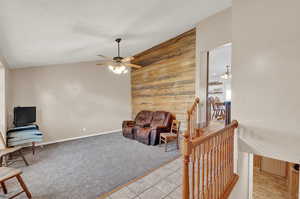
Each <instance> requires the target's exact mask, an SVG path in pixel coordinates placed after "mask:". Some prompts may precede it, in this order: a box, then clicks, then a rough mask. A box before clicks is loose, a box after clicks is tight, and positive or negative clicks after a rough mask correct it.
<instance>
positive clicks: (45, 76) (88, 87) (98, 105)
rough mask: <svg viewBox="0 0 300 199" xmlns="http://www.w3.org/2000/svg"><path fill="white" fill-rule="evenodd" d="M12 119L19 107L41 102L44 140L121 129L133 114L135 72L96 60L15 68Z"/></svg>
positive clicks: (38, 117) (10, 119) (40, 113)
mask: <svg viewBox="0 0 300 199" xmlns="http://www.w3.org/2000/svg"><path fill="white" fill-rule="evenodd" d="M11 87H12V89H11V97H10V101H11V104H10V107H9V113H10V117H9V123H10V125H11V124H12V117H13V114H12V113H13V107H14V106H36V107H37V124H39V126H40V128H41V131H42V132H43V133H44V141H45V142H53V141H59V140H65V139H71V138H76V137H82V136H87V135H91V134H95V133H101V132H107V131H114V130H120V129H121V128H122V121H123V120H128V119H131V86H130V75H129V74H126V75H115V74H113V73H112V72H111V71H109V70H108V68H107V67H99V66H96V62H84V63H76V64H63V65H52V66H45V67H33V68H23V69H12V70H11Z"/></svg>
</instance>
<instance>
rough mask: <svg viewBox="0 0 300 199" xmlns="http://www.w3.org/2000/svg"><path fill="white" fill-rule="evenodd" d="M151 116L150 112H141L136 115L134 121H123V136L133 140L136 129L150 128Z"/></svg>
mask: <svg viewBox="0 0 300 199" xmlns="http://www.w3.org/2000/svg"><path fill="white" fill-rule="evenodd" d="M152 114H153V112H152V111H141V112H139V113H138V114H137V115H136V117H135V120H134V121H123V124H122V132H123V136H124V137H127V138H130V139H135V131H136V129H139V128H143V127H149V126H150V123H151V121H152Z"/></svg>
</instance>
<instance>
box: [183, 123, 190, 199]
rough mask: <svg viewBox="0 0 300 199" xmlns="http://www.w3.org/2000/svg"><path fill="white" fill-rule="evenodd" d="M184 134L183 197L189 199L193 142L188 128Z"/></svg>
mask: <svg viewBox="0 0 300 199" xmlns="http://www.w3.org/2000/svg"><path fill="white" fill-rule="evenodd" d="M188 126H189V124H188ZM188 128H189V127H188ZM183 136H184V138H183V143H182V155H183V175H182V198H183V199H189V195H190V193H189V191H190V189H189V162H190V154H191V142H190V138H189V131H188V130H187V131H186V132H185V134H184V135H183Z"/></svg>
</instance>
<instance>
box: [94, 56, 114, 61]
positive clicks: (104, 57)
mask: <svg viewBox="0 0 300 199" xmlns="http://www.w3.org/2000/svg"><path fill="white" fill-rule="evenodd" d="M98 56H99V57H102V58H103V59H106V60H113V58H111V57H107V56H105V55H98Z"/></svg>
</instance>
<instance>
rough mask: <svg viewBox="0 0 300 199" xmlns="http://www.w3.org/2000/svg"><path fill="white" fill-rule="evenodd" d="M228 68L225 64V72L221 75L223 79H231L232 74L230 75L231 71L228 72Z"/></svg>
mask: <svg viewBox="0 0 300 199" xmlns="http://www.w3.org/2000/svg"><path fill="white" fill-rule="evenodd" d="M229 68H230V66H229V65H227V66H226V72H225V73H224V74H223V75H221V78H222V79H225V80H228V79H231V77H232V75H231V72H230V70H229Z"/></svg>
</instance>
